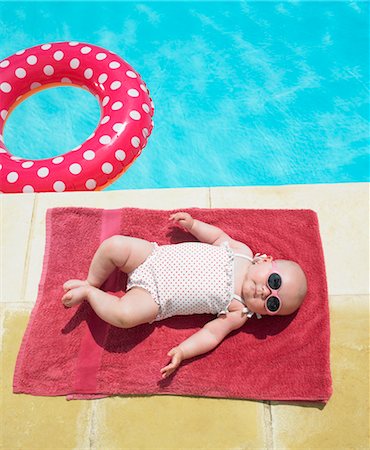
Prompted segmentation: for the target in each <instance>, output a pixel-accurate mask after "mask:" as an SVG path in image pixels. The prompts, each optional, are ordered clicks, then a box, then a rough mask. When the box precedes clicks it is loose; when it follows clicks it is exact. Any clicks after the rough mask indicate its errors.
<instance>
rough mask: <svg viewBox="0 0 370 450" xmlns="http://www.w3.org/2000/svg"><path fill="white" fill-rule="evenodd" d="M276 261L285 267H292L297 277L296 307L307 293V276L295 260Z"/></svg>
mask: <svg viewBox="0 0 370 450" xmlns="http://www.w3.org/2000/svg"><path fill="white" fill-rule="evenodd" d="M276 262H277V263H278V264H279V266H280V267H286V268H287V269H290V270H291V269H293V271H294V276H295V277H297V278H298V281H299V283H298V288H297V290H296V300H297V303H296V308H295V309H298V308H299V307H300V306H301V304H302V303H303V300H304V298H305V297H306V294H307V278H306V275H305V273H304V271H303V269H302V267H301V266H300V265H299V264H298V263H296V262H295V261H291V260H289V259H277V260H276Z"/></svg>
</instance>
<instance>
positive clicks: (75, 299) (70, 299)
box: [62, 286, 87, 307]
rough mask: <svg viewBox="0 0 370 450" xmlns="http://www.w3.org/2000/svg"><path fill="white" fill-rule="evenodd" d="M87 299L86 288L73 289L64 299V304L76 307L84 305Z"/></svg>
mask: <svg viewBox="0 0 370 450" xmlns="http://www.w3.org/2000/svg"><path fill="white" fill-rule="evenodd" d="M86 297H87V290H86V288H85V287H84V286H79V287H76V288H74V289H71V290H70V291H68V292H67V293H66V294H64V295H63V297H62V302H63V304H64V306H68V307H71V306H76V305H79V304H80V303H82V302H83V301H84V300H85V298H86Z"/></svg>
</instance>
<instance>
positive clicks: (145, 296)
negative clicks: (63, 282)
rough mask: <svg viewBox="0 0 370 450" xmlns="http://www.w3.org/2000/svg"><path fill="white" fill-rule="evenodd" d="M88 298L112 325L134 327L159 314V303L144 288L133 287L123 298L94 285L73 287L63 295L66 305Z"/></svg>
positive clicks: (101, 315)
mask: <svg viewBox="0 0 370 450" xmlns="http://www.w3.org/2000/svg"><path fill="white" fill-rule="evenodd" d="M83 300H87V301H88V302H89V303H90V305H91V307H92V308H93V310H94V311H95V312H96V314H97V315H98V316H99V317H100V318H101V319H103V320H104V321H105V322H108V323H109V324H111V325H114V326H116V327H120V328H132V327H135V326H136V325H140V324H142V323H148V322H152V321H153V320H154V319H155V318H156V316H157V314H158V308H159V307H158V305H157V304H156V303H155V301H154V300H153V297H152V296H151V295H150V294H149V292H147V291H146V290H144V289H141V288H132V289H130V290H129V292H127V294H126V295H124V296H123V297H122V298H120V299H118V298H117V297H115V296H114V295H110V294H107V293H106V292H103V291H101V290H100V289H97V288H95V287H93V286H86V285H85V286H80V287H77V288H74V289H71V290H70V291H69V292H67V293H66V294H65V295H64V297H63V303H64V304H65V305H66V306H73V305H76V304H78V303H81V302H82V301H83Z"/></svg>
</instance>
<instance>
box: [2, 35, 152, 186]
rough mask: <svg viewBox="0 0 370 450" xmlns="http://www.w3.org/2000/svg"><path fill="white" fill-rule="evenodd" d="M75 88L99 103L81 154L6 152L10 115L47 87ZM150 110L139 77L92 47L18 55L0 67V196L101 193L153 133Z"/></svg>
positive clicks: (55, 47)
mask: <svg viewBox="0 0 370 450" xmlns="http://www.w3.org/2000/svg"><path fill="white" fill-rule="evenodd" d="M68 85H69V86H78V87H81V88H83V89H86V90H88V91H89V92H90V93H91V94H93V95H94V96H95V97H96V98H97V99H98V101H99V104H100V108H101V117H100V120H99V124H98V126H97V128H96V130H95V132H94V133H93V134H92V135H91V136H90V137H89V138H88V139H87V140H86V141H85V142H84V143H82V144H81V145H80V146H78V147H77V148H74V149H73V150H71V151H69V152H67V153H64V154H62V155H59V156H56V157H53V158H49V159H39V160H37V159H34V160H31V159H24V158H21V157H18V156H16V155H12V154H11V153H10V152H9V150H8V149H7V148H6V146H5V144H4V139H3V131H4V126H5V122H6V120H7V118H8V117H9V115H10V113H11V111H12V110H13V109H14V108H15V107H16V106H17V105H18V104H19V103H21V102H22V101H23V100H25V99H26V98H27V97H28V96H29V95H32V94H34V93H36V92H38V91H40V90H42V89H47V88H48V87H52V86H68ZM153 113H154V105H153V102H152V99H151V98H150V96H149V90H148V88H147V87H146V85H145V83H144V81H143V80H142V79H141V77H140V75H139V74H138V73H137V72H136V71H135V70H134V69H133V68H132V67H131V66H130V65H129V64H128V63H127V62H126V61H124V60H123V59H122V58H120V57H119V56H118V55H116V54H114V53H112V52H110V51H108V50H106V49H104V48H101V47H97V46H95V45H90V44H83V43H78V42H57V43H51V44H44V45H39V46H36V47H32V48H29V49H27V50H22V51H19V52H17V53H16V54H14V55H12V56H10V57H9V58H5V59H4V60H2V61H1V62H0V191H1V192H6V193H11V192H13V193H22V192H24V193H27V192H62V191H75V190H77V191H85V190H95V189H96V190H99V189H103V188H104V187H105V186H107V185H108V184H110V183H111V182H113V181H114V180H115V179H116V178H118V177H119V176H120V175H121V174H122V173H123V172H124V171H125V170H127V168H128V167H129V166H130V165H131V164H132V163H133V162H134V160H135V159H136V158H137V157H138V156H139V155H140V153H141V151H142V149H143V148H144V147H145V145H146V143H147V140H148V137H149V136H150V134H151V132H152V129H153V120H152V117H153Z"/></svg>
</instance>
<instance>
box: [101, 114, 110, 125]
mask: <svg viewBox="0 0 370 450" xmlns="http://www.w3.org/2000/svg"><path fill="white" fill-rule="evenodd" d="M109 120H110V116H104V117H103V118H102V120H101V121H100V123H101V124H102V125H105V124H106V123H107V122H109Z"/></svg>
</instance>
